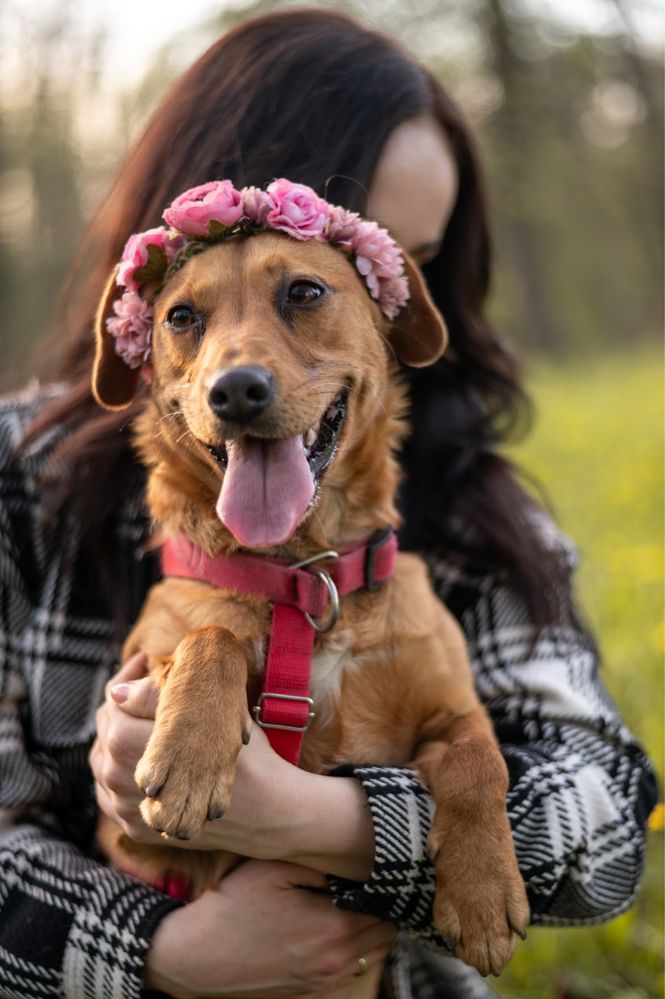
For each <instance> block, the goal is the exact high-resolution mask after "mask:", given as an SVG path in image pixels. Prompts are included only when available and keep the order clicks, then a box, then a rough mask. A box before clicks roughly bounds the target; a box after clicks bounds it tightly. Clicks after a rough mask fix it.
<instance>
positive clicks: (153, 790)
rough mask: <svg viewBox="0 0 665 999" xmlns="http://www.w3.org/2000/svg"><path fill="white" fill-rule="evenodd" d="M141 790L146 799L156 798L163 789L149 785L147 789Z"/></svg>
mask: <svg viewBox="0 0 665 999" xmlns="http://www.w3.org/2000/svg"><path fill="white" fill-rule="evenodd" d="M141 790H142V791H143V793H144V794H145V796H146V798H156V797H158V795H159V792H160V791H161V787H157V785H156V784H148V786H147V787H142V788H141Z"/></svg>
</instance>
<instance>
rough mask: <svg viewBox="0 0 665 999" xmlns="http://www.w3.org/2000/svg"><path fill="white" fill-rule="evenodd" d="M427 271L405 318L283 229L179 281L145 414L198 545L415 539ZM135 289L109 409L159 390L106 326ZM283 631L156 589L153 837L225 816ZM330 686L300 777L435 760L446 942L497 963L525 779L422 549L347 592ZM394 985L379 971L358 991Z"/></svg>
mask: <svg viewBox="0 0 665 999" xmlns="http://www.w3.org/2000/svg"><path fill="white" fill-rule="evenodd" d="M407 269H408V276H409V282H410V287H411V294H412V299H411V302H410V304H409V307H408V309H406V310H404V311H403V312H402V313H401V314H400V316H399V317H398V319H397V320H395V322H394V323H393V324H388V323H387V322H386V320H385V319H384V318H383V317H382V315H381V313H380V311H379V309H378V307H377V305H376V303H374V302H373V301H372V299H371V298H370V297H369V295H368V294H367V290H366V288H365V286H364V283H363V281H362V279H361V278H360V277H359V275H358V273H357V272H356V271H355V269H354V267H353V266H352V265H351V264H350V262H349V261H348V259H346V258H345V256H344V254H342V253H340V252H339V251H338V250H336V249H334V248H332V247H330V246H329V245H326V244H324V243H320V242H317V241H311V242H309V243H302V242H297V241H295V240H293V239H290V238H289V237H288V236H285V235H283V234H279V233H274V232H273V233H271V232H266V233H261V234H259V235H256V236H252V237H251V238H235V239H232V240H229V241H227V242H223V243H220V244H218V245H214V246H212V247H210V248H209V249H207V250H206V251H205V253H202V254H200V255H199V256H195V257H193V258H192V259H191V260H190V261H189V262H188V263H187V264H186V266H184V267H183V268H182V269H181V270H179V271H177V273H175V274H174V275H173V276H171V277H170V278H169V279H168V281H167V282H166V284H165V286H164V287H163V288H162V289H161V290H160V291H159V293H158V294H157V297H156V299H155V302H154V327H153V373H152V391H151V399H150V401H149V403H148V404H147V406H146V409H145V411H144V412H143V413H142V415H141V416H140V418H139V420H138V423H137V443H138V449H139V452H140V454H141V456H142V458H143V460H144V462H145V464H146V465H147V467H148V469H149V472H150V475H149V484H148V503H149V507H150V511H151V513H152V515H153V517H154V518H155V521H156V522H157V523H158V524H159V527H160V531H161V532H162V534H163V535H185V536H186V537H187V538H189V539H191V541H192V542H194V543H195V544H196V545H197V546H199V547H200V548H201V549H203V550H204V551H205V552H207V553H209V554H213V555H214V554H216V553H219V552H225V551H226V552H230V551H234V550H237V549H238V548H239V547H240V545H239V541H238V540H237V539H238V537H240V538H241V540H242V543H243V547H244V548H250V549H251V548H253V547H255V548H258V549H260V550H261V552H262V553H263V554H270V555H271V556H281V557H283V558H285V559H287V560H289V561H293V562H295V561H301V560H303V559H306V558H307V557H309V556H312V555H315V554H317V553H320V552H321V551H322V550H325V549H331V548H334V549H337V550H340V549H344V548H345V546H348V545H350V544H352V543H357V542H358V541H359V540H364V539H366V538H367V537H368V536H370V535H372V533H373V532H375V531H376V530H377V529H382V528H386V527H390V526H395V525H396V523H397V521H398V517H397V513H396V511H395V506H394V495H395V489H396V485H397V481H398V471H397V465H396V461H395V457H394V452H395V450H396V448H397V446H398V444H399V442H400V439H401V437H403V435H404V433H405V424H404V411H405V402H404V393H403V390H402V389H401V388H400V386H399V384H398V382H397V381H396V378H395V371H396V366H395V364H394V362H393V361H392V360H391V358H390V356H389V349H387V348H390V347H392V350H393V351H394V352H395V353H396V354H397V356H398V357H399V359H400V360H402V361H404V362H405V363H408V364H413V365H423V364H428V363H431V362H432V361H434V360H436V358H437V357H438V356H439V355H440V354H441V353H442V351H443V348H444V346H445V328H444V326H443V323H442V320H441V318H440V316H439V314H438V313H437V312H436V310H435V308H434V306H433V305H432V302H431V300H430V298H429V296H428V294H427V292H426V290H425V287H424V284H423V281H422V278H421V277H420V275H419V273H418V271H417V270H416V268H415V267H413V266H412V265H411V264H410V262H408V261H407ZM117 293H118V292H117V289H116V287H115V285H114V283H113V280H112V281H111V282H110V284H109V287H108V290H107V295H106V297H105V300H104V301H103V303H102V305H101V307H100V311H99V315H98V323H97V338H98V339H97V348H98V349H97V360H96V366H95V375H94V379H95V380H94V390H95V394H96V396H97V398H98V400H99V401H100V402H101V403H102V405H105V406H107V407H110V408H119V407H121V406H123V405H126V404H128V403H129V401H130V400H131V398H132V395H133V393H134V390H135V387H136V383H137V374H136V372H134V371H132V370H130V369H129V368H127V367H126V366H125V365H124V363H123V362H122V361H120V360H119V358H118V357H117V356H116V354H115V352H114V346H113V342H112V340H111V337H110V336H109V334H108V333H107V331H106V329H105V319H106V317H107V316H108V315H109V313H110V310H111V308H112V304H113V299H114V296H115V295H117ZM238 372H241V375H238ZM248 372H249V375H248V374H247V373H248ZM229 376H230V381H229ZM243 379H244V380H243ZM229 398H230V399H231V402H229ZM301 439H302V447H301V448H300V450H299V451H298V454H294V453H292V452H293V450H294V448H296V445H294V444H293V443H292V442H293V441H294V440H295V441H300V440H301ZM289 442H291V443H289ZM296 450H298V449H297V448H296ZM300 451H302V454H301V453H300ZM303 455H304V457H303ZM304 462H306V464H303V463H304ZM307 466H309V472H308V471H307ZM257 469H258V471H257ZM308 474H309V475H310V476H311V480H312V482H314V483H315V486H316V493H315V497H314V499H313V500H312V501H311V502H309V505H308V504H307V490H306V486H307V482H308V481H309V480H308V479H307V475H308ZM257 477H258V479H259V480H261V481H260V483H259V485H260V484H261V483H263V486H264V488H263V490H262V489H261V488H256V486H257ZM220 488H221V494H220ZM218 497H219V498H218ZM216 504H217V509H218V511H220V510H221V513H220V515H219V516H218V514H217V513H216V512H215V508H216ZM303 506H304V507H305V509H304V512H303V510H302V509H301V508H303ZM222 514H223V517H224V523H225V524H226V525H230V527H231V528H232V530H233V533H231V530H229V527H228V526H224V524H223V523H222V521H221V520H220V517H221V516H222ZM269 630H270V605H269V603H268V601H267V600H266V599H264V598H260V597H251V596H247V595H242V594H237V593H233V592H231V591H229V590H228V589H217V588H214V587H211V586H208V585H206V584H204V583H201V582H197V581H192V580H183V579H174V578H166V579H164V580H163V581H162V582H160V583H158V584H157V585H156V586H155V587H153V589H152V590H151V591H150V593H149V595H148V598H147V601H146V604H145V606H144V608H143V611H142V614H141V616H140V618H139V621H138V623H137V624H136V626H135V628H134V630H133V631H132V633H131V635H130V636H129V638H128V639H127V642H126V644H125V648H124V655H125V657H127V656H129V655H130V654H132V653H133V652H135V651H137V650H139V649H143V650H144V651H145V652H146V653H147V654H148V656H149V661H150V669H151V671H152V672H153V674H154V675H155V677H156V679H157V681H158V683H159V684H160V687H161V692H160V700H159V708H158V712H157V718H156V722H155V727H154V730H153V734H152V736H151V739H150V741H149V743H148V746H147V748H146V751H145V754H144V756H143V758H142V759H141V761H140V763H139V765H138V768H137V771H136V779H137V783H138V785H139V787H140V788H142V789H143V790H146V789H147V790H149V791H150V794H151V796H150V797H146V799H145V800H144V802H143V805H142V814H143V816H144V819H145V821H146V822H147V824H148V825H149V826H152V827H153V828H155V829H159V830H163V831H165V832H166V833H168V834H170V835H178V836H182V837H191V836H196V834H197V832H199V831H200V829H201V828H202V826H203V824H204V823H205V822H206V820H207V818H208V816H209V815H219V814H221V811H222V810H223V809H224V807H225V805H226V803H227V802H228V798H229V794H230V789H231V786H232V784H233V776H234V767H235V761H236V757H237V755H238V752H239V751H240V748H241V747H242V744H243V740H245V739H246V738H247V733H248V731H249V727H250V722H251V716H250V708H249V705H253V704H255V703H256V700H257V695H258V691H259V689H260V683H261V674H262V670H263V665H264V664H263V657H264V649H265V642H266V636H267V635H268V633H269ZM331 663H333V664H334V663H336V664H337V665H336V666H335V668H334V671H333V673H332V674H331ZM331 675H332V679H331ZM312 696H313V698H314V700H315V701H316V705H315V711H316V717H315V718H314V720H313V724H312V726H311V728H310V730H309V731H308V732H307V734H306V736H305V743H304V750H303V754H302V759H301V766H303V767H305V768H306V769H308V770H311V771H314V772H326V771H328V770H331V769H332V768H333V767H335V766H337V765H338V764H341V763H343V762H348V761H362V762H364V763H374V764H386V765H390V764H393V765H404V764H407V763H408V762H409V761H411V762H412V763H413V765H414V766H415V767H416V768H417V769H418V770H419V772H420V774H421V775H422V777H423V779H424V781H425V782H426V784H427V786H428V787H429V788H430V790H431V793H432V795H433V798H434V800H435V803H436V814H435V818H434V823H433V827H432V831H431V834H430V840H429V847H430V850H431V854H432V856H433V857H434V858H435V861H436V870H437V881H438V887H437V896H436V904H435V911H434V919H435V922H436V925H437V928H438V929H439V931H440V932H441V933H442V934H443V935H444V936H445V937H447V938H449V939H450V940H451V941H452V942H453V944H454V945H455V947H456V951H457V953H458V954H459V955H460V957H461V958H462V959H463V960H465V961H466V962H468V963H469V964H472V965H475V966H476V967H477V968H479V969H480V970H481V971H482V972H483V973H485V974H486V973H488V972H494V973H498V972H499V971H500V970H501V968H502V967H503V965H504V964H505V962H506V961H507V960H508V959H509V957H510V956H511V954H512V951H513V949H514V943H515V934H516V933H518V934H520V935H522V934H523V932H524V929H525V926H526V923H527V920H528V906H527V902H526V897H525V893H524V887H523V884H522V880H521V877H520V874H519V871H518V868H517V864H516V861H515V855H514V850H513V844H512V838H511V832H510V828H509V824H508V819H507V815H506V809H505V797H506V791H507V772H506V767H505V764H504V762H503V759H502V756H501V754H500V752H499V750H498V748H497V745H496V741H495V738H494V734H493V731H492V727H491V724H490V721H489V719H488V717H487V715H486V714H485V712H484V710H483V708H482V707H481V705H480V704H479V702H478V699H477V697H476V694H475V692H474V687H473V679H472V674H471V669H470V666H469V663H468V660H467V656H466V652H465V646H464V640H463V637H462V635H461V632H460V629H459V628H458V626H457V624H456V623H455V622H454V620H453V619H452V618H451V616H450V615H449V614H448V612H447V611H446V610H445V608H444V607H443V606H442V605H441V603H440V602H439V600H438V599H437V598H436V597H435V595H434V594H433V592H432V590H431V589H430V586H429V583H428V579H427V573H426V569H425V566H424V565H423V563H422V562H421V561H420V560H419V559H418V558H416V557H415V556H413V555H409V554H400V555H398V557H397V564H396V569H395V572H394V575H393V576H392V578H391V579H390V580H389V581H388V582H387V583H385V584H384V585H383V586H382V587H381V588H379V589H378V590H376V591H375V592H368V591H367V590H363V589H361V590H358V591H356V592H354V593H351V594H349V595H348V596H347V597H345V598H344V599H343V601H342V606H341V613H340V617H339V621H338V623H337V625H336V627H335V628H334V629H333V630H332V631H330V632H329V633H327V634H323V635H319V636H318V637H317V641H316V646H315V653H314V660H313V666H312ZM102 839H103V842H104V844H105V847H106V849H107V852H108V853H109V855H110V857H111V859H112V860H113V862H114V863H116V864H117V865H119V866H125V867H130V868H132V869H134V870H136V871H138V872H139V873H141V874H143V875H144V876H145V877H146V878H154V876H155V875H156V874H163V873H164V872H165V870H166V869H167V868H168V869H169V870H171V871H175V872H177V873H179V874H181V875H185V876H186V877H187V878H188V879H189V880H190V881H191V883H192V884H193V885H194V891H195V892H200V891H202V890H203V889H204V888H206V887H208V886H210V885H212V884H214V883H216V881H217V879H218V878H219V876H220V875H221V874H222V873H223V872H224V870H226V869H228V866H229V863H230V862H232V860H231V858H229V857H228V856H227V855H222V854H210V853H205V852H203V851H194V850H178V849H177V848H173V847H168V846H165V847H164V848H161V849H160V848H150V847H139V846H137V845H135V844H131V843H130V842H129V841H128V840H127V839H125V838H122V837H119V836H118V830H115V831H114V833H113V834H110V833H109V830H108V828H107V829H106V830H105V831H104V833H103V836H102ZM376 989H377V982H376V978H375V976H373V975H367V976H364V977H363V978H360V979H358V980H357V983H354V987H353V989H352V990H348V991H346V992H344V995H345V996H347V995H348V996H351V995H353V996H354V997H355V996H365V997H367V996H370V995H373V994H374V995H375V994H376ZM336 994H340V995H341V993H336Z"/></svg>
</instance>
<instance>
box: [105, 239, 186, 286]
mask: <svg viewBox="0 0 665 999" xmlns="http://www.w3.org/2000/svg"><path fill="white" fill-rule="evenodd" d="M171 244H172V234H171V232H170V230H169V229H167V228H166V227H165V226H163V225H160V226H158V227H157V228H156V229H146V231H145V232H135V233H134V235H133V236H130V237H129V239H128V240H127V242H126V243H125V248H124V250H123V251H122V257H121V259H120V263H119V264H118V271H117V274H116V278H115V279H116V283H117V284H119V285H121V286H122V287H123V288H129V290H130V291H138V289H139V287H140V286H141V284H143V283H144V282H141V281H137V280H136V278H135V276H134V275H135V272H136V271H138V270H140V269H141V268H142V267H145V265H146V264H147V263H148V259H149V247H151V246H155V247H157V249H158V250H162V251H163V252H164V256H165V262H164V265H165V267H166V263H167V262H168V255H169V252H170V247H171ZM167 246H168V247H169V250H167Z"/></svg>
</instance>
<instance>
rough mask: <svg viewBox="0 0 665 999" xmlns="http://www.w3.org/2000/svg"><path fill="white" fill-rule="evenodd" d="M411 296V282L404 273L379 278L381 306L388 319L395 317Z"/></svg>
mask: <svg viewBox="0 0 665 999" xmlns="http://www.w3.org/2000/svg"><path fill="white" fill-rule="evenodd" d="M410 297H411V296H410V294H409V282H408V280H407V278H406V277H405V275H404V274H402V275H401V276H400V277H392V278H381V279H380V280H379V306H380V308H381V311H382V312H383V314H384V316H387V317H388V319H395V318H396V316H397V314H398V313H399V311H400V309H403V308H404V306H405V305H406V303H407V302H408V301H409V298H410Z"/></svg>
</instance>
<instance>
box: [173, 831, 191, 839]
mask: <svg viewBox="0 0 665 999" xmlns="http://www.w3.org/2000/svg"><path fill="white" fill-rule="evenodd" d="M175 835H176V839H184V840H188V839H189V833H186V832H180V830H178V832H176V834H175Z"/></svg>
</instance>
